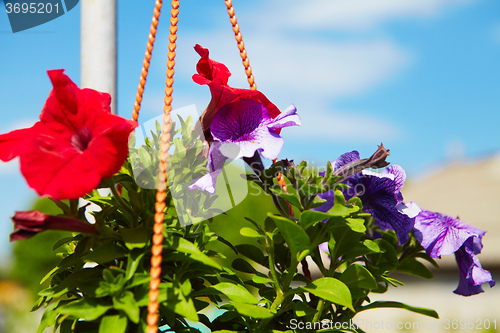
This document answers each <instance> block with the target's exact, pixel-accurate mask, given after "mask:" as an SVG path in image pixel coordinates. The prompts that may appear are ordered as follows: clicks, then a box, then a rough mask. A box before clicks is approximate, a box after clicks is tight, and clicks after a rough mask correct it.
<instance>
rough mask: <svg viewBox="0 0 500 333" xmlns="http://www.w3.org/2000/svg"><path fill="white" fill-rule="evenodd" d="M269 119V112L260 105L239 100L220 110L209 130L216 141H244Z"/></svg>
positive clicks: (246, 100)
mask: <svg viewBox="0 0 500 333" xmlns="http://www.w3.org/2000/svg"><path fill="white" fill-rule="evenodd" d="M270 119H271V118H270V116H269V112H268V111H267V109H266V108H265V107H264V106H263V105H262V104H260V103H258V102H256V101H254V100H252V99H241V100H239V101H236V102H233V103H230V104H227V105H225V106H223V107H222V108H220V110H219V111H218V112H217V113H216V114H215V116H214V119H213V120H212V123H211V125H210V130H211V132H212V136H213V138H214V139H215V140H218V141H222V142H239V141H246V140H248V139H249V137H250V136H251V134H252V132H253V131H254V130H256V129H257V128H258V127H259V126H261V125H262V124H263V122H264V121H266V120H270Z"/></svg>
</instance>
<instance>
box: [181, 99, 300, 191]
mask: <svg viewBox="0 0 500 333" xmlns="http://www.w3.org/2000/svg"><path fill="white" fill-rule="evenodd" d="M300 124H301V122H300V117H299V116H298V115H297V110H296V109H295V106H293V105H292V106H290V107H288V108H287V109H286V110H285V111H283V112H282V113H280V114H279V115H278V116H277V117H276V118H274V119H272V118H271V117H270V115H269V112H268V111H267V109H266V108H265V107H264V106H263V105H262V104H260V103H259V102H256V101H254V100H252V99H240V100H238V101H236V102H233V103H230V104H227V105H225V106H223V107H222V108H220V110H219V111H218V112H217V114H216V115H215V116H214V118H213V120H212V123H211V125H210V130H211V132H212V136H213V138H214V142H213V143H212V145H211V147H210V151H209V156H208V164H207V168H208V170H209V173H207V174H206V175H204V176H203V177H201V178H199V179H198V180H196V181H195V182H194V183H193V184H192V185H191V186H189V187H188V188H189V189H195V188H200V189H202V190H205V191H208V192H210V193H214V192H215V183H216V180H217V176H218V175H219V174H220V173H221V171H222V167H223V166H224V163H225V162H226V160H227V159H237V158H243V157H252V156H253V155H254V154H255V152H256V151H258V152H259V153H260V154H261V155H262V156H263V157H264V158H267V159H270V160H273V159H275V158H277V157H278V154H279V153H280V151H281V148H282V147H283V144H284V140H283V138H282V137H280V136H279V135H278V133H277V130H278V129H280V128H283V127H288V126H297V125H300Z"/></svg>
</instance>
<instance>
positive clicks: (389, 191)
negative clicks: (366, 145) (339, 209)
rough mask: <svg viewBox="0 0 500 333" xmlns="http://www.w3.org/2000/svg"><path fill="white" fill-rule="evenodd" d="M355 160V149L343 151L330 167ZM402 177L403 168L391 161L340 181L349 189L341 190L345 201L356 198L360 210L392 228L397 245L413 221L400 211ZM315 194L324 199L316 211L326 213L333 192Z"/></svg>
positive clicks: (404, 174) (335, 169)
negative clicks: (384, 166) (389, 163)
mask: <svg viewBox="0 0 500 333" xmlns="http://www.w3.org/2000/svg"><path fill="white" fill-rule="evenodd" d="M358 160H359V153H358V152H357V151H352V152H349V153H345V154H343V155H341V156H340V157H339V158H338V159H337V160H336V161H334V162H332V166H333V170H334V171H337V170H339V169H340V168H342V167H344V168H345V167H346V166H348V164H349V163H352V162H356V161H358ZM405 180H406V173H405V171H404V170H403V168H401V167H400V166H399V165H394V164H393V165H390V166H389V167H387V168H385V169H384V170H382V172H380V173H378V172H374V171H370V170H363V171H361V172H358V173H356V174H354V175H352V176H350V177H348V178H346V179H345V180H344V181H343V183H345V184H347V185H349V186H350V188H349V189H343V190H342V192H343V194H344V197H345V199H346V200H349V199H350V198H352V197H359V198H360V199H361V202H362V203H363V210H364V211H365V212H367V213H370V214H371V215H372V216H373V217H374V218H375V222H376V223H377V225H379V226H380V227H382V228H384V229H392V230H394V231H395V232H396V235H397V236H398V239H399V242H400V244H404V243H406V242H407V241H408V239H409V233H410V231H411V230H412V229H413V224H414V219H413V218H411V217H409V216H408V215H406V214H404V213H403V212H402V208H404V204H403V196H402V195H401V188H403V185H404V182H405ZM319 197H320V198H322V199H324V200H327V202H326V203H325V204H324V205H323V206H321V207H320V208H318V210H320V211H323V212H326V211H328V210H329V209H330V208H332V207H333V202H334V200H333V199H334V194H333V191H329V192H326V193H324V194H320V195H319Z"/></svg>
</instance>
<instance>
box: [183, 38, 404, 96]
mask: <svg viewBox="0 0 500 333" xmlns="http://www.w3.org/2000/svg"><path fill="white" fill-rule="evenodd" d="M189 39H193V40H194V38H193V37H191V36H190V38H189ZM197 39H198V40H203V43H204V45H203V46H204V47H207V48H209V49H211V50H213V51H211V57H212V58H213V59H214V60H217V61H219V62H222V63H224V64H225V65H226V66H227V67H228V68H229V69H230V70H231V72H232V73H233V75H232V76H231V78H230V79H229V84H230V85H232V86H235V87H247V86H248V83H247V82H246V76H245V74H244V72H243V66H242V64H241V59H240V57H239V55H238V50H237V48H236V45H235V44H236V43H235V42H234V41H229V42H230V43H229V42H225V43H221V42H220V41H221V40H223V39H222V38H221V37H220V35H219V34H211V35H209V36H206V37H205V38H203V37H201V38H200V36H197ZM245 40H246V43H247V45H251V46H249V47H248V54H249V58H250V64H251V66H252V68H253V72H254V75H255V80H256V83H257V87H258V88H259V90H261V91H263V92H265V93H266V95H270V94H273V95H283V94H287V95H288V96H296V95H305V96H308V98H310V99H313V98H325V99H335V98H342V97H346V96H352V95H356V94H359V93H362V92H365V91H367V90H369V89H370V88H373V87H375V86H377V85H379V84H380V83H382V82H384V81H386V80H387V79H389V78H391V77H392V76H393V75H395V74H397V73H399V72H400V71H401V70H402V69H403V68H405V66H407V65H408V64H409V63H410V61H411V56H410V55H409V53H408V52H406V51H405V50H402V49H401V48H399V47H398V46H397V45H395V44H394V43H393V42H391V41H390V40H387V39H376V40H368V41H359V40H358V41H330V40H322V39H312V38H311V39H309V40H307V41H300V40H299V39H297V38H293V37H283V36H282V35H280V34H279V32H270V33H268V34H267V35H265V36H263V35H260V34H258V33H253V34H252V33H249V34H248V36H246V37H245ZM185 66H189V68H190V73H193V72H194V65H193V64H188V63H185ZM183 71H184V72H187V73H189V71H188V69H187V68H183ZM268 97H269V96H268ZM285 103H289V102H285Z"/></svg>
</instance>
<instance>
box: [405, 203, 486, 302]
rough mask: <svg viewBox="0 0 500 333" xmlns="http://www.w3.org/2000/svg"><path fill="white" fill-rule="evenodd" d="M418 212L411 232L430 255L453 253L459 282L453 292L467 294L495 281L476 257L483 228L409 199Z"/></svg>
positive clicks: (439, 256) (479, 248)
mask: <svg viewBox="0 0 500 333" xmlns="http://www.w3.org/2000/svg"><path fill="white" fill-rule="evenodd" d="M407 206H408V207H410V208H412V209H413V210H415V211H420V212H418V215H416V217H415V227H414V230H415V231H414V234H415V238H416V239H417V241H418V242H419V243H420V245H422V247H424V248H425V250H426V251H427V253H428V254H429V255H430V256H431V257H432V258H441V256H442V255H451V254H455V259H456V261H457V264H458V268H459V270H460V283H459V285H458V288H457V289H456V290H455V291H454V292H455V293H457V294H459V295H463V296H471V295H475V294H479V293H481V292H483V289H482V288H481V284H483V283H485V282H489V284H490V287H493V286H494V285H495V281H494V280H493V278H492V277H491V274H490V272H488V271H487V270H485V269H483V268H482V267H481V263H480V262H479V259H478V258H477V257H476V255H477V254H479V253H480V252H481V249H482V247H483V244H482V239H483V236H484V234H485V231H483V230H481V229H478V228H475V227H473V226H471V225H468V224H467V223H465V222H462V221H461V220H459V219H456V218H453V217H451V216H448V215H444V214H441V213H435V212H431V211H428V210H420V208H418V206H417V205H416V204H415V203H413V202H410V203H408V205H407Z"/></svg>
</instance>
